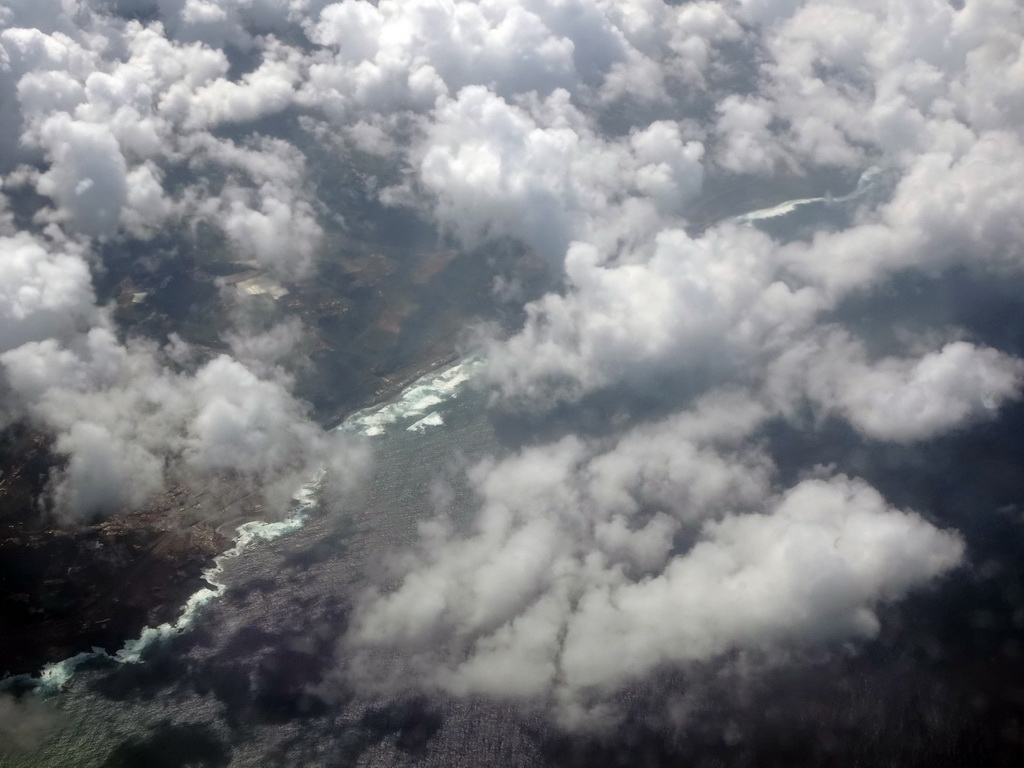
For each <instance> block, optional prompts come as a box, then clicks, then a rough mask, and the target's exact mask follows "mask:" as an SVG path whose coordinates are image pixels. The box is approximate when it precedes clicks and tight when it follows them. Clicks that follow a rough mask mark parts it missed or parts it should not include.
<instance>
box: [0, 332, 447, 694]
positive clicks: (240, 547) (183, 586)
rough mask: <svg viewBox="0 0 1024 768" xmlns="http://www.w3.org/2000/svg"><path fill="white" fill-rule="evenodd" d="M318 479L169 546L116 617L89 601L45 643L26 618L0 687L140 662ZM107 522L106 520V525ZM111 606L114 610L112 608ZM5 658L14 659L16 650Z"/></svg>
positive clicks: (297, 509) (415, 371)
mask: <svg viewBox="0 0 1024 768" xmlns="http://www.w3.org/2000/svg"><path fill="white" fill-rule="evenodd" d="M461 359H464V358H461V357H460V356H459V355H458V354H457V353H455V352H454V351H445V352H444V353H443V354H438V355H433V356H431V357H430V358H428V360H427V361H426V362H424V363H421V364H419V365H413V366H408V367H406V368H405V369H402V370H400V371H399V372H397V373H396V374H394V375H393V376H392V377H388V378H387V379H386V382H385V384H384V385H383V386H381V387H380V388H378V389H377V390H376V391H375V392H374V393H373V394H372V395H370V397H369V398H367V399H366V400H365V401H364V404H363V405H362V407H360V408H355V409H347V410H346V411H345V412H344V413H340V414H336V415H335V417H334V418H333V419H332V420H331V422H329V423H331V424H332V426H331V427H330V428H331V429H339V428H341V427H342V426H343V425H344V424H345V422H346V421H347V420H349V419H352V418H353V417H358V416H359V415H360V414H373V413H377V412H379V411H382V410H386V409H387V408H389V407H390V406H393V405H394V404H396V403H398V402H400V401H401V399H402V396H403V394H405V393H407V392H408V391H410V390H411V389H413V385H414V384H416V382H418V381H421V380H423V379H427V380H428V381H432V380H433V379H431V377H432V376H443V375H444V373H445V371H447V370H452V369H457V368H458V365H457V363H458V362H459V361H460V360H461ZM465 380H466V379H465V377H463V378H459V379H458V381H456V382H455V383H456V385H457V386H461V384H462V383H463V382H464V381H465ZM452 391H454V390H452ZM437 402H439V400H437V399H436V398H434V399H432V400H431V402H430V406H431V407H432V406H433V405H434V404H436V403H437ZM438 423H439V422H438ZM367 434H375V433H372V432H368V433H367ZM318 483H319V477H317V478H313V479H311V480H310V482H309V483H307V484H306V486H304V487H303V489H302V491H300V493H299V494H298V495H297V497H296V499H295V500H294V506H293V507H292V509H291V511H290V512H289V514H288V515H287V516H286V517H285V518H283V519H281V520H276V521H266V520H260V519H258V516H257V514H256V513H255V512H254V514H253V515H252V516H248V515H242V516H235V517H234V518H232V519H231V520H229V521H226V522H224V523H220V524H219V525H217V526H216V527H214V526H213V525H211V524H205V530H206V534H207V536H206V538H205V539H203V541H204V545H203V546H201V547H196V546H191V544H194V542H190V545H186V546H184V547H181V548H180V549H178V550H173V552H174V554H175V555H176V556H177V557H179V558H180V559H181V561H182V563H177V561H174V562H175V563H176V565H175V567H173V569H172V570H170V571H168V570H166V569H164V570H160V569H157V571H158V572H156V573H151V574H150V576H149V577H148V578H146V579H141V580H140V579H134V580H128V581H130V582H131V583H132V585H133V586H134V587H135V590H134V597H133V602H134V603H135V604H139V605H138V609H136V610H134V611H131V612H122V613H120V614H117V615H116V618H115V616H114V615H104V616H100V615H99V614H100V613H110V612H111V610H112V609H113V608H114V604H112V603H105V604H99V603H89V604H87V605H85V606H83V607H82V608H81V609H80V611H79V612H78V615H75V616H74V618H73V619H72V620H70V621H69V622H65V623H61V622H51V629H50V632H51V633H52V634H55V635H60V634H62V633H63V634H64V635H65V636H64V637H63V638H62V639H61V640H60V641H59V642H55V643H52V644H50V645H45V644H38V643H26V642H24V641H25V640H27V639H29V638H28V637H27V636H28V635H34V634H35V633H36V632H37V631H38V626H32V625H30V624H26V625H24V632H23V635H22V636H21V637H20V638H18V639H20V640H21V641H22V642H21V643H20V644H21V645H23V646H26V647H31V648H32V653H26V654H24V655H23V656H22V657H21V658H20V659H19V663H18V664H17V665H14V664H10V661H8V662H7V663H8V664H9V665H10V668H7V669H6V670H0V674H2V675H3V677H2V678H0V690H5V689H8V690H9V689H12V688H35V689H37V690H41V691H51V692H52V691H55V690H59V689H60V688H61V687H62V686H63V685H64V684H65V683H67V682H68V680H70V679H71V677H72V675H73V674H74V670H75V669H76V668H77V667H78V666H79V665H80V664H82V663H84V662H86V661H88V660H90V659H94V658H97V657H101V658H102V657H106V658H108V659H110V660H112V661H114V662H119V663H137V662H139V661H141V660H142V654H143V652H144V651H145V649H146V648H147V647H148V646H149V645H151V644H152V643H153V642H155V641H157V640H158V639H160V638H161V637H166V636H168V635H170V634H173V633H176V632H179V631H183V630H185V629H187V628H188V627H189V626H190V625H191V623H192V621H193V619H194V617H195V616H196V614H198V612H199V611H200V610H201V608H202V607H203V606H204V605H205V604H207V603H208V602H210V601H211V600H213V599H216V598H217V597H219V596H220V595H221V594H223V592H224V591H225V589H226V585H224V584H222V583H221V582H219V580H218V579H217V574H218V573H219V572H220V571H221V566H222V563H223V562H224V561H225V560H226V559H230V558H233V557H238V556H240V555H241V554H242V553H243V552H244V551H245V550H246V549H247V548H248V547H249V546H250V545H251V544H252V543H254V542H256V541H269V540H272V539H275V538H278V537H279V536H282V535H287V534H288V533H290V532H292V531H294V530H297V529H298V528H300V527H301V526H302V524H303V522H304V520H305V517H306V515H307V514H308V513H309V511H310V510H311V509H313V508H314V507H315V493H316V486H317V485H318ZM173 514H174V511H173V510H163V511H162V512H160V511H157V512H151V513H150V515H152V516H156V517H158V518H159V517H160V516H161V515H163V516H164V517H165V518H171V517H173ZM138 519H139V517H138V515H137V513H128V514H126V515H123V516H120V518H118V520H120V521H124V520H138ZM163 522H166V519H165V520H164V521H163ZM109 523H110V521H107V522H106V523H104V524H105V525H109ZM41 535H50V533H49V532H46V533H45V534H41ZM159 549H160V548H159V547H158V546H157V545H154V546H152V547H150V548H149V549H148V550H147V551H146V552H145V553H144V555H143V560H142V561H141V562H139V563H136V564H135V566H134V568H135V569H136V570H138V569H140V568H143V569H144V568H145V567H147V566H152V565H153V564H159V562H160V561H158V560H154V559H153V558H152V557H151V555H152V554H153V552H154V551H158V550H159ZM186 566H187V568H186ZM118 602H121V601H118ZM114 613H117V611H116V610H114ZM94 625H100V626H102V627H103V628H104V631H103V634H102V636H101V637H100V641H99V642H97V641H96V639H97V635H96V634H95V633H91V632H88V631H85V630H86V629H87V628H88V627H90V626H94ZM0 646H2V641H0ZM6 658H9V659H15V658H17V654H12V655H11V656H9V657H6Z"/></svg>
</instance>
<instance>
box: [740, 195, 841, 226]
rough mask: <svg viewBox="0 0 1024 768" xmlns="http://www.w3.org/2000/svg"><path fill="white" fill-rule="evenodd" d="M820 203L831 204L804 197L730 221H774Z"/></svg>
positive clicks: (828, 199) (820, 198)
mask: <svg viewBox="0 0 1024 768" xmlns="http://www.w3.org/2000/svg"><path fill="white" fill-rule="evenodd" d="M821 202H831V200H830V198H827V197H804V198H801V199H799V200H787V201H786V202H784V203H779V204H778V205H773V206H772V207H771V208H761V209H760V210H757V211H750V212H749V213H741V214H740V215H739V216H733V217H732V221H735V222H736V223H737V224H747V223H748V222H751V221H761V220H762V219H775V218H778V217H779V216H785V215H786V214H789V213H792V212H793V211H795V210H796V209H797V208H799V207H800V206H802V205H807V204H808V203H821Z"/></svg>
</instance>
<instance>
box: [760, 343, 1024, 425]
mask: <svg viewBox="0 0 1024 768" xmlns="http://www.w3.org/2000/svg"><path fill="white" fill-rule="evenodd" d="M775 376H776V378H775V380H774V381H772V382H771V383H770V385H769V386H770V387H772V388H773V389H774V390H775V391H776V392H778V393H779V395H780V396H781V397H782V398H783V399H787V400H791V399H793V398H794V397H795V396H796V395H798V393H801V392H804V393H806V395H807V396H808V397H810V398H811V399H812V400H813V401H814V402H815V403H816V404H817V405H818V406H820V407H821V408H822V409H824V410H825V411H826V412H828V411H834V412H837V413H840V414H842V415H843V416H845V417H846V418H847V419H849V421H850V423H851V424H853V426H854V427H856V428H857V429H858V430H859V431H861V432H863V433H864V434H865V435H867V436H868V437H872V438H876V439H880V440H892V441H896V442H911V441H914V440H922V439H926V438H930V437H934V436H936V435H939V434H942V433H943V432H947V431H949V430H951V429H954V428H956V427H960V426H963V425H965V424H968V423H969V422H970V421H972V420H976V419H979V418H982V417H990V416H992V415H993V412H994V411H995V409H996V408H998V406H999V405H1000V404H1002V403H1003V402H1004V401H1006V400H1010V399H1016V398H1017V397H1018V396H1019V394H1020V388H1021V383H1022V380H1024V361H1022V360H1019V359H1016V358H1013V357H1010V356H1008V355H1005V354H1002V353H1000V352H997V351H996V350H994V349H990V348H986V347H978V346H975V345H974V344H970V343H968V342H964V341H955V342H951V343H949V344H946V345H945V346H943V347H942V348H941V349H940V350H937V351H935V352H929V353H927V354H925V355H923V356H921V357H920V358H917V359H914V358H893V357H889V358H885V359H882V360H878V361H875V362H869V361H868V360H867V355H866V352H865V350H864V346H863V344H861V343H859V342H857V341H854V340H852V339H850V338H848V337H846V336H844V335H842V334H833V335H830V336H827V337H826V338H825V339H824V340H823V342H821V343H820V345H819V344H808V345H805V346H800V347H794V348H793V349H792V350H790V351H788V352H787V353H786V354H784V355H783V356H782V357H781V358H780V359H779V361H778V363H777V364H776V369H775Z"/></svg>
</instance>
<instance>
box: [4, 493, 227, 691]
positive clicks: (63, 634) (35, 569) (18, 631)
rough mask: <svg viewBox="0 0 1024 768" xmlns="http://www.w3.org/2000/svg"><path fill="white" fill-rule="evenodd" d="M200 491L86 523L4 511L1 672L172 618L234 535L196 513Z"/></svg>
mask: <svg viewBox="0 0 1024 768" xmlns="http://www.w3.org/2000/svg"><path fill="white" fill-rule="evenodd" d="M191 501H192V496H191V495H190V494H189V493H188V492H187V491H185V490H184V489H181V488H176V489H173V490H171V491H168V492H167V493H165V494H164V495H163V496H161V497H160V498H158V499H156V500H154V501H153V502H152V503H151V504H149V505H147V507H146V508H145V509H142V510H137V511H134V512H131V513H126V514H122V515H117V516H114V517H111V518H108V519H107V520H104V521H102V522H98V523H96V524H93V525H88V526H83V527H74V528H72V527H61V526H58V525H54V524H48V525H40V526H38V527H36V528H34V529H32V528H31V527H30V526H29V525H26V522H25V521H24V520H18V519H16V518H13V519H12V517H11V516H9V515H7V516H4V517H3V518H2V519H0V627H2V631H0V659H2V661H0V675H2V676H7V675H20V674H30V673H38V672H39V671H40V670H41V668H42V667H43V666H44V665H45V664H48V663H51V662H56V661H61V660H63V659H66V658H69V657H71V656H74V655H76V654H78V653H81V652H84V651H89V650H91V649H93V648H102V649H104V650H106V651H107V652H108V653H114V652H116V651H117V650H119V649H120V648H121V647H123V645H124V643H125V641H127V640H129V639H131V638H133V637H137V636H138V635H139V633H140V632H141V630H142V628H143V627H146V626H155V625H158V624H162V623H164V622H170V621H174V620H175V618H176V617H177V615H178V613H179V612H180V610H181V607H182V605H183V604H184V603H185V601H186V600H187V599H188V597H189V596H190V595H191V594H192V593H194V592H196V591H197V590H198V589H199V588H200V587H202V586H203V585H205V581H204V580H203V578H202V573H203V570H204V569H206V568H208V567H209V566H210V565H211V564H212V562H213V558H214V557H215V556H216V555H217V554H219V553H220V552H221V551H223V550H224V549H225V547H226V545H227V544H228V542H229V540H228V539H227V538H225V537H224V536H222V535H220V534H218V533H217V532H216V531H215V530H214V528H213V526H212V525H211V524H210V523H208V522H206V521H202V520H199V521H190V520H189V512H190V507H191V504H190V502H191Z"/></svg>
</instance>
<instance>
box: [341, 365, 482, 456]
mask: <svg viewBox="0 0 1024 768" xmlns="http://www.w3.org/2000/svg"><path fill="white" fill-rule="evenodd" d="M482 365H483V360H480V359H479V358H466V359H463V360H460V361H459V362H458V363H456V364H455V365H453V366H452V367H451V368H447V369H445V370H443V371H441V372H439V373H428V374H426V375H425V376H422V377H420V378H419V379H417V380H416V381H415V382H413V383H412V385H411V386H410V387H409V388H408V389H406V390H405V392H403V393H402V396H401V397H399V398H398V399H397V400H396V401H394V402H393V403H389V404H387V405H385V406H382V407H377V408H367V409H365V410H363V411H359V412H357V413H355V414H353V415H352V416H350V417H349V418H348V419H346V420H345V421H344V423H342V424H341V426H339V427H338V429H339V430H345V431H351V432H359V433H361V434H364V435H367V436H369V437H375V436H377V435H382V434H384V430H385V428H386V427H388V426H390V425H391V424H394V423H395V422H398V421H403V420H406V419H417V421H416V423H415V424H413V425H412V426H410V427H408V431H410V432H423V431H424V430H425V429H427V428H429V427H437V426H441V425H443V424H444V419H443V418H442V417H441V414H439V413H436V412H434V413H431V411H432V410H433V409H434V408H436V407H437V406H439V405H441V404H442V403H445V402H448V401H449V400H452V399H453V398H455V397H456V396H457V395H458V394H459V392H461V391H462V388H463V387H464V386H465V385H466V384H467V383H468V382H469V381H470V379H472V378H473V376H474V375H475V374H476V373H477V372H478V371H479V370H480V368H481V366H482ZM428 414H429V415H428Z"/></svg>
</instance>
